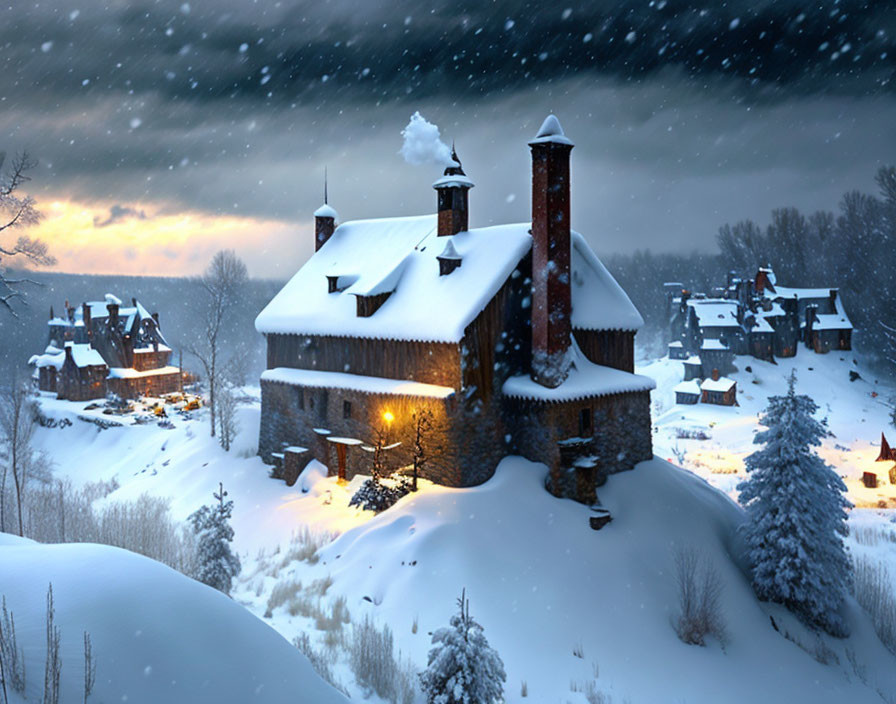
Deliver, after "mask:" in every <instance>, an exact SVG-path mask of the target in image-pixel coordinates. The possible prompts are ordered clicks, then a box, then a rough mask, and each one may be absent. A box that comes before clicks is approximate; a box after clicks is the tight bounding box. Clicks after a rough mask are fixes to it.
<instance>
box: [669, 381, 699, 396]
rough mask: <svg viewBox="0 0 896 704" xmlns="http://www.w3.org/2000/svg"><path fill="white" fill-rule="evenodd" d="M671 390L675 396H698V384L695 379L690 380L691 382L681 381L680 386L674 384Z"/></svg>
mask: <svg viewBox="0 0 896 704" xmlns="http://www.w3.org/2000/svg"><path fill="white" fill-rule="evenodd" d="M673 390H674V391H675V393H677V394H690V395H691V396H699V395H700V384H699V383H697V380H696V379H692V380H691V381H682V382H681V383H680V384H676V385H675V388H674V389H673Z"/></svg>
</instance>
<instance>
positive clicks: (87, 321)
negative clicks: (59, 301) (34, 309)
mask: <svg viewBox="0 0 896 704" xmlns="http://www.w3.org/2000/svg"><path fill="white" fill-rule="evenodd" d="M131 303H132V305H131V306H127V307H122V305H121V301H120V300H119V299H118V298H116V297H115V296H113V295H111V294H106V297H105V300H103V301H92V302H85V303H82V304H81V305H80V306H77V307H75V306H70V305H69V304H68V302H66V305H65V316H64V317H57V316H55V315H54V314H53V310H52V308H51V309H50V320H49V321H48V323H47V328H48V335H47V347H46V349H45V350H44V353H43V354H41V355H35V356H33V357H32V358H31V359H30V360H29V363H30V364H32V365H34V367H35V376H36V377H37V383H38V388H39V389H40V390H41V391H49V392H54V393H56V395H57V397H58V398H60V399H68V400H71V401H86V400H90V399H97V398H103V397H105V396H106V394H107V393H115V394H118V395H119V396H121V397H122V398H136V397H137V396H140V395H150V396H158V395H160V394H164V393H170V392H173V391H177V390H179V389H180V380H181V375H180V369H178V368H177V367H174V366H171V365H170V358H171V348H170V347H169V346H168V345H167V343H166V342H165V338H164V337H163V336H162V332H161V329H160V328H159V316H158V313H153V314H152V315H150V313H149V312H148V311H147V310H146V308H144V307H143V306H142V305H140V303H139V302H138V301H137V300H136V299H132V300H131Z"/></svg>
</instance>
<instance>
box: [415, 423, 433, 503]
mask: <svg viewBox="0 0 896 704" xmlns="http://www.w3.org/2000/svg"><path fill="white" fill-rule="evenodd" d="M432 429H433V415H432V411H430V410H429V409H424V410H422V411H416V412H415V413H414V448H413V452H414V473H413V480H412V483H411V491H417V477H418V476H419V474H420V471H421V470H422V469H423V468H424V467H425V466H426V463H427V462H429V460H430V454H429V447H428V445H429V442H428V441H429V436H430V434H431V433H432Z"/></svg>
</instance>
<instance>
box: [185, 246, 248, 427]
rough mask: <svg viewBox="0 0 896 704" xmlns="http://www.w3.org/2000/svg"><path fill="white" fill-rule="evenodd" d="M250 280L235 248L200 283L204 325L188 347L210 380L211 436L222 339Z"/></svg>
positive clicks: (226, 251) (217, 258)
mask: <svg viewBox="0 0 896 704" xmlns="http://www.w3.org/2000/svg"><path fill="white" fill-rule="evenodd" d="M248 280H249V273H248V270H247V269H246V264H245V263H244V262H243V260H242V259H240V258H239V257H238V256H237V255H236V252H234V251H233V250H232V249H223V250H221V251H220V252H218V253H217V254H215V256H214V257H212V261H211V262H210V263H209V265H208V268H207V269H206V270H205V273H204V274H203V275H202V276H201V277H199V279H198V280H197V283H198V284H199V286H200V287H201V288H202V290H203V291H204V293H205V296H206V308H205V315H204V318H203V322H204V325H203V328H202V330H201V331H200V333H199V338H198V340H197V341H196V342H195V343H194V344H192V345H188V349H189V351H190V352H191V353H192V354H193V355H194V356H195V357H196V358H197V359H198V360H199V362H200V364H202V367H203V370H204V372H205V378H206V379H208V406H209V412H210V414H211V435H212V437H214V435H215V426H216V425H217V419H218V414H217V409H216V407H215V402H216V398H215V396H216V393H217V391H218V387H219V385H220V383H221V380H222V372H223V370H224V359H223V358H222V350H221V338H222V334H223V332H224V330H225V329H226V323H227V316H228V314H229V313H231V312H232V309H233V307H234V305H235V304H236V303H237V302H238V301H239V297H240V296H241V295H242V294H243V293H245V288H246V283H247V282H248Z"/></svg>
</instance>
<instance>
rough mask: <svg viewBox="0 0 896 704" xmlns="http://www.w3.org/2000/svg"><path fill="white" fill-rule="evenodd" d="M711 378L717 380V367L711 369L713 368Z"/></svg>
mask: <svg viewBox="0 0 896 704" xmlns="http://www.w3.org/2000/svg"><path fill="white" fill-rule="evenodd" d="M712 380H713V381H718V380H719V370H718V369H713V370H712Z"/></svg>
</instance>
